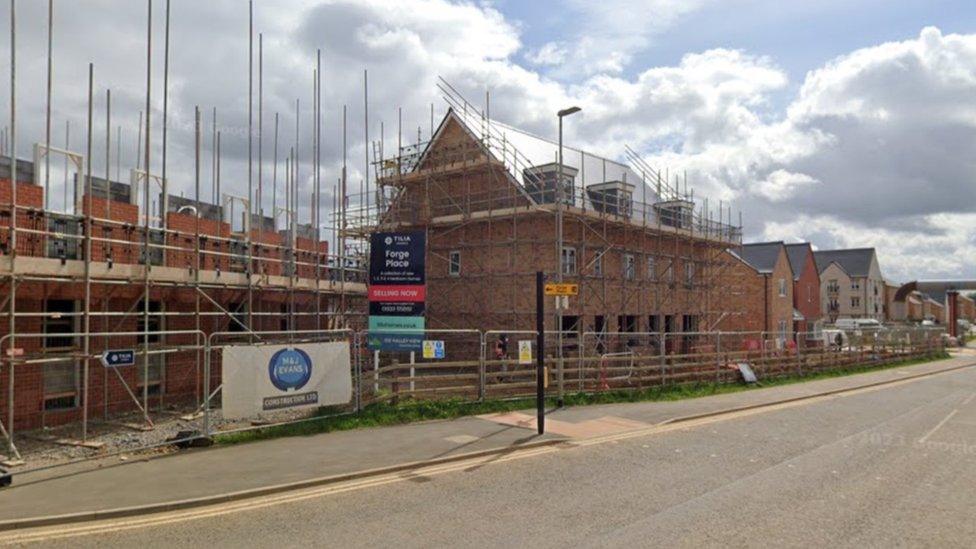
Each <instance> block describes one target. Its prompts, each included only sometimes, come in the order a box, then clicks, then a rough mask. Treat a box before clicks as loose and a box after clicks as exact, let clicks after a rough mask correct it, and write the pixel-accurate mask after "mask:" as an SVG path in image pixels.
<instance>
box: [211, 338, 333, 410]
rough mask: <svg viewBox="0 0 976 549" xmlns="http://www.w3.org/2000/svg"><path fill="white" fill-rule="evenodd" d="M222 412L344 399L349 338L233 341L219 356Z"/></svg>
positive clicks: (289, 406) (311, 405) (317, 404)
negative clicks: (257, 342) (303, 341)
mask: <svg viewBox="0 0 976 549" xmlns="http://www.w3.org/2000/svg"><path fill="white" fill-rule="evenodd" d="M221 372H222V383H223V389H222V390H221V392H222V399H221V400H222V403H223V405H222V412H223V416H224V418H227V419H236V418H245V417H253V416H256V415H259V414H261V413H263V412H272V411H275V410H284V409H286V408H302V407H316V406H328V405H333V404H345V403H347V402H349V400H350V399H351V398H352V374H351V369H350V358H349V343H348V342H345V341H342V342H335V343H309V344H302V345H233V346H230V347H225V348H224V350H223V353H222V359H221Z"/></svg>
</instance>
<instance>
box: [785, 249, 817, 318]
mask: <svg viewBox="0 0 976 549" xmlns="http://www.w3.org/2000/svg"><path fill="white" fill-rule="evenodd" d="M786 255H787V257H788V258H789V260H790V268H791V269H792V270H793V308H794V309H795V310H796V313H797V320H795V321H794V322H793V331H794V332H796V333H806V332H812V331H814V330H815V329H816V326H817V325H818V323H819V322H820V319H821V318H822V317H823V313H822V310H821V308H820V307H821V303H820V271H819V270H818V269H817V262H816V261H815V260H814V258H813V247H812V246H811V245H810V243H809V242H801V243H798V244H787V245H786Z"/></svg>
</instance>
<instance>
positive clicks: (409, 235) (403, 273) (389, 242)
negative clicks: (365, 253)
mask: <svg viewBox="0 0 976 549" xmlns="http://www.w3.org/2000/svg"><path fill="white" fill-rule="evenodd" d="M426 247H427V234H426V233H424V231H407V232H400V233H373V234H372V235H370V239H369V283H370V285H379V286H384V285H385V286H403V285H423V284H424V283H425V282H426V278H425V269H424V251H425V248H426Z"/></svg>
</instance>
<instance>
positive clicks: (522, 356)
mask: <svg viewBox="0 0 976 549" xmlns="http://www.w3.org/2000/svg"><path fill="white" fill-rule="evenodd" d="M519 364H532V342H531V341H529V340H527V339H526V340H524V341H519Z"/></svg>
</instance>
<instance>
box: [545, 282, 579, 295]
mask: <svg viewBox="0 0 976 549" xmlns="http://www.w3.org/2000/svg"><path fill="white" fill-rule="evenodd" d="M545 292H546V295H579V284H546V287H545Z"/></svg>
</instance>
